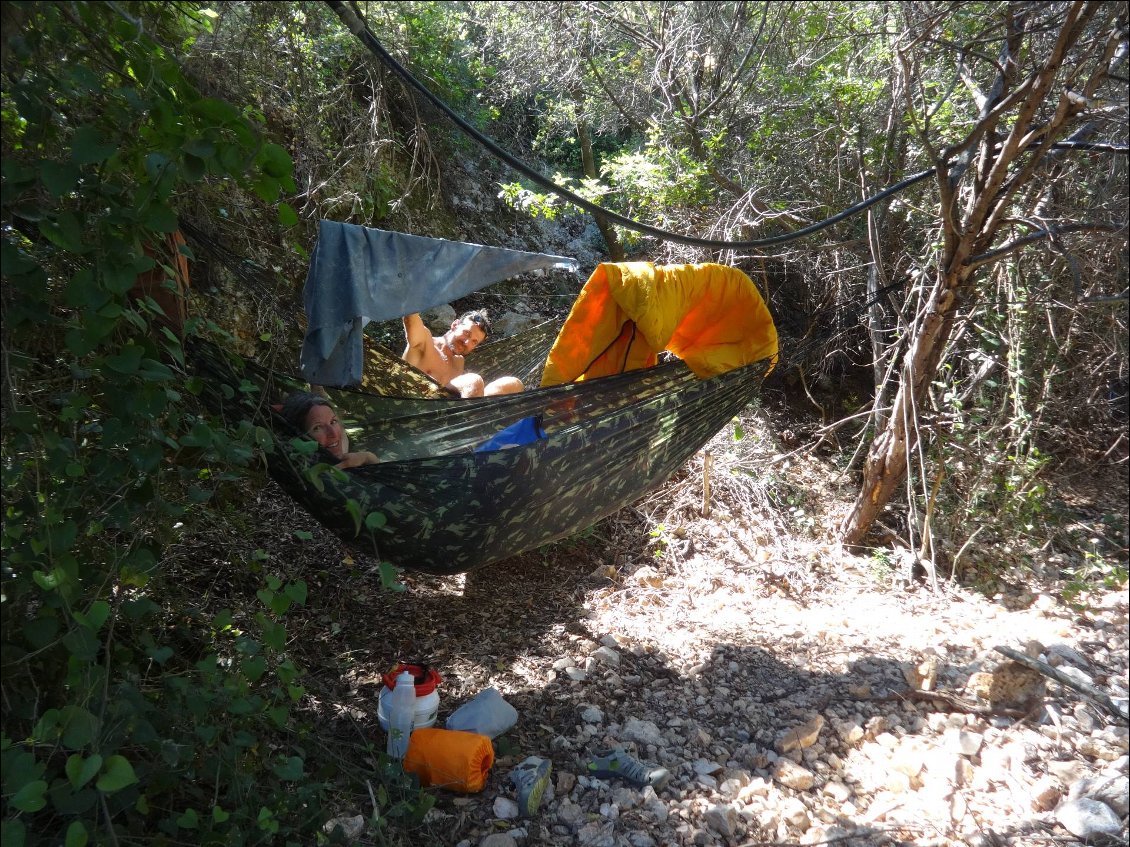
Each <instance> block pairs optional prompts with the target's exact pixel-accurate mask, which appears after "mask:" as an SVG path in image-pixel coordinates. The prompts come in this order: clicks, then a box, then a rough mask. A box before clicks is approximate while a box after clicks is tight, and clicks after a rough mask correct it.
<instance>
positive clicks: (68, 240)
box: [39, 212, 89, 254]
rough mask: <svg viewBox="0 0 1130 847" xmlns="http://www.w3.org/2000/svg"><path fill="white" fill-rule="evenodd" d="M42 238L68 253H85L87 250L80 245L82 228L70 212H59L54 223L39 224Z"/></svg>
mask: <svg viewBox="0 0 1130 847" xmlns="http://www.w3.org/2000/svg"><path fill="white" fill-rule="evenodd" d="M39 231H40V232H41V233H42V234H43V237H44V238H46V239H47V240H48V241H50V242H51V243H52V244H54V245H55V246H57V247H61V248H62V249H64V250H66V251H68V252H70V253H78V254H82V253H86V252H87V251H88V250H89V248H88V247H87V246H86V245H85V244H83V243H82V226H81V225H80V224H79V222H78V218H76V217H75V216H74V214H73V213H71V212H61V213H60V214H59V216H58V217H57V218H56V219H55V220H54V221H49V220H43V221H40V222H39Z"/></svg>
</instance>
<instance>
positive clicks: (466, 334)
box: [447, 318, 487, 356]
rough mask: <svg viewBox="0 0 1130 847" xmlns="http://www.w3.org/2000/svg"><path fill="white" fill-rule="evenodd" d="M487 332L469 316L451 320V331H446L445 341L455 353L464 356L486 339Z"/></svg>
mask: <svg viewBox="0 0 1130 847" xmlns="http://www.w3.org/2000/svg"><path fill="white" fill-rule="evenodd" d="M486 337H487V334H486V333H485V332H483V328H482V327H481V326H479V325H478V324H477V323H475V322H474V321H473V320H471V319H470V318H464V319H463V320H461V321H458V320H456V321H452V322H451V331H450V332H448V333H447V343H448V345H449V346H450V347H451V349H452V350H453V351H455V354H456V355H458V356H466V355H467V354H468V353H470V352H471V351H472V350H474V349H475V348H476V347H478V346H479V345H480V344H482V343H483V341H485V340H486Z"/></svg>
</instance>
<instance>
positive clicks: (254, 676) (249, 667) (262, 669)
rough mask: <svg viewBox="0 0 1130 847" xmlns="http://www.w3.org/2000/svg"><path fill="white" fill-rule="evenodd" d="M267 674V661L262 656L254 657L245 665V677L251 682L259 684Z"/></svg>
mask: <svg viewBox="0 0 1130 847" xmlns="http://www.w3.org/2000/svg"><path fill="white" fill-rule="evenodd" d="M266 672H267V660H266V659H264V658H263V657H262V656H252V657H251V658H250V659H248V660H247V661H245V662H244V663H243V675H244V676H245V677H247V678H248V679H249V680H250V681H251V682H258V681H259V679H260V678H261V677H262V676H263V674H265V673H266Z"/></svg>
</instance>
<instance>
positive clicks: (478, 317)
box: [459, 309, 490, 338]
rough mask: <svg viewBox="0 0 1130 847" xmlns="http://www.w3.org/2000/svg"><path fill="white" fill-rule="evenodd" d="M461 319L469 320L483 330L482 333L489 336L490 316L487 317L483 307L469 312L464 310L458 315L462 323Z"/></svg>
mask: <svg viewBox="0 0 1130 847" xmlns="http://www.w3.org/2000/svg"><path fill="white" fill-rule="evenodd" d="M463 321H470V322H471V323H473V324H474V325H475V326H477V327H478V328H479V329H481V330H482V331H483V335H485V336H486V337H487V338H490V318H489V317H487V313H486V310H485V309H475V310H473V311H470V312H464V313H463V314H462V315H460V316H459V323H463Z"/></svg>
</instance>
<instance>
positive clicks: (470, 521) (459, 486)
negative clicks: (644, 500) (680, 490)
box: [196, 350, 768, 574]
mask: <svg viewBox="0 0 1130 847" xmlns="http://www.w3.org/2000/svg"><path fill="white" fill-rule="evenodd" d="M196 359H197V361H198V362H203V363H205V364H204V365H203V366H204V367H205V368H206V373H207V377H208V383H209V384H210V385H212V386H224V385H226V386H230V388H231V389H238V387H239V386H241V385H242V386H243V390H226V391H225V390H222V388H221V390H220V391H216V392H213V393H214V394H215V398H214V399H215V401H216V402H217V403H219V404H220V407H221V410H222V411H223V413H224V415H225V417H228V418H229V419H232V420H239V419H247V418H249V417H250V418H252V419H257V420H258V421H259V422H260V423H266V424H270V425H271V426H272V427H273V430H274V432H275V433H277V434H279V435H278V437H276V438H275V443H274V449H273V450H272V451H271V452H270V453H268V456H267V460H268V467H269V470H270V473H271V476H272V477H273V478H274V479H275V480H276V481H277V482H278V483H279V485H280V486H281V487H282V488H283V490H284V491H286V493H287V494H288V495H289V496H290V497H292V498H293V499H294V500H295V501H297V502H298V503H299V504H301V505H302V506H303V508H305V509H306V510H307V511H308V512H310V514H311V515H313V516H314V517H315V518H317V520H318V521H319V522H320V523H322V524H323V525H324V526H325V527H326V528H327V529H329V530H330V531H332V532H334V533H335V534H336V535H338V536H339V537H341V538H342V540H343V541H345V542H346V543H348V544H350V545H351V546H353V547H355V548H358V549H360V550H361V551H363V552H366V553H369V554H371V555H373V556H376V557H378V558H379V559H381V560H383V561H390V562H392V563H393V564H395V565H398V566H400V567H403V568H407V569H410V570H419V571H425V572H428V573H438V574H452V573H461V572H464V571H469V570H473V569H475V568H479V567H482V566H484V565H489V564H491V563H493V562H498V561H501V560H502V559H506V558H508V557H510V556H515V555H518V554H519V553H523V552H525V551H527V550H532V549H534V548H536V547H539V546H541V545H542V544H546V543H548V542H550V541H553V540H555V539H558V538H562V537H565V536H567V535H571V534H573V533H576V532H579V531H581V530H583V529H585V528H587V527H589V526H591V525H592V524H594V523H596V522H597V521H599V520H600V519H601V518H604V517H606V516H608V515H610V514H612V513H613V512H615V511H617V510H619V509H621V508H623V507H624V506H626V505H628V504H630V503H631V502H633V501H634V500H636V499H638V498H639V497H640V496H641V495H643V494H644V493H645V492H647V491H648V490H650V489H651V488H653V487H655V486H656V485H658V484H660V483H661V482H663V481H664V480H666V479H667V478H668V477H669V476H671V474H673V473H674V472H675V471H676V470H678V468H679V467H680V466H681V465H682V464H683V463H685V462H686V461H687V459H688V458H690V456H692V455H693V454H694V453H695V451H697V450H698V449H699V448H701V447H702V445H703V444H705V443H706V442H707V441H708V440H709V439H710V438H711V436H713V435H714V433H716V432H717V431H718V430H719V429H720V428H721V427H722V426H724V425H725V424H726V422H727V421H729V420H730V419H731V418H733V416H734V415H736V414H737V413H738V412H739V411H741V409H743V408H744V407H745V406H746V405H748V404H749V403H750V402H751V401H752V400H753V399H754V397H755V396H756V394H757V392H758V389H759V387H760V385H761V382H762V379H763V377H764V374H765V371H766V369H767V367H768V362H761V363H757V364H754V365H749V366H747V367H745V368H741V369H739V370H734V371H730V372H728V373H726V374H722V375H721V376H717V377H714V378H712V379H708V380H700V379H698V378H697V377H695V375H694V374H693V373H692V372H691V371H690V370H689V369H688V368H687V367H686V365H685V364H683V363H682V362H681V361H678V360H674V361H670V362H667V363H664V364H661V365H659V366H657V367H655V368H650V369H648V370H644V371H632V372H629V373H624V374H618V375H615V376H608V377H602V378H600V379H593V380H587V381H585V382H579V383H568V384H565V385H559V386H554V387H551V388H540V389H535V390H532V391H527V392H524V393H521V394H511V395H506V396H503V397H487V398H480V399H473V400H460V399H446V398H438V399H429V398H419V397H389V396H380V395H374V394H368V393H365V392H361V391H355V390H349V389H335V390H331V391H330V392H329V393H330V396H331V400H332V401H333V403H334V404H335V407H336V408H337V409H338V410H339V412H340V413H342V417H343V422H344V424H345V425H346V427H347V429H348V430H349V431H350V441H351V443H352V444H353V445H354V447H355V449H361V450H372V451H373V452H375V453H377V454H378V455H379V456H381V459H382V461H381V463H380V464H377V465H368V466H365V467H361V468H355V469H353V470H350V471H348V472H342V471H333V470H330V466H329V463H330V462H332V460H331V459H329V458H328V457H327V456H325V455H320V454H318V453H311V451H310V449H309V445H310V443H311V442H305V445H304V440H303V439H301V438H297V437H288V436H289V435H297V434H296V433H290V432H289V431H288V430H289V428H288V426H287V425H286V424H285V423H284V422H283V421H282V420H281V418H279V417H278V416H277V415H273V414H272V413H271V411H270V403H269V402H264V401H265V400H272V399H281V397H282V396H284V395H285V393H286V392H287V391H288V390H290V389H292V388H293V387H297V386H298V382H297V381H296V380H292V379H283V378H280V377H279V376H278V375H277V374H274V375H271V374H268V373H266V372H264V371H262V370H260V369H259V368H257V367H256V366H255V365H253V364H252V363H247V362H239V361H238V360H236V359H234V358H233V357H229V356H225V355H222V354H221V353H220V351H215V350H213V351H210V352H209V353H208V355H205V356H198V357H196ZM251 385H254V386H256V388H258V387H259V386H262V387H263V388H264V389H265V390H266V391H267V394H266V396H265V397H264V396H263V394H262V393H261V392H260V391H258V390H255V389H251V390H248V389H249V386H251ZM530 416H536V417H538V418H539V419H540V422H541V425H542V426H543V428H544V431H545V434H546V437H545V438H544V439H539V440H537V441H535V442H533V443H531V444H527V445H523V446H519V447H510V448H507V449H502V450H495V451H491V452H475V447H476V446H478V445H480V444H481V443H482V442H484V441H485V440H487V439H488V438H490V437H491V436H492V435H494V434H496V433H497V432H498V431H499V430H501V429H503V428H505V427H506V426H507V425H509V424H511V423H513V422H515V421H518V420H521V419H523V418H528V417H530Z"/></svg>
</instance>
